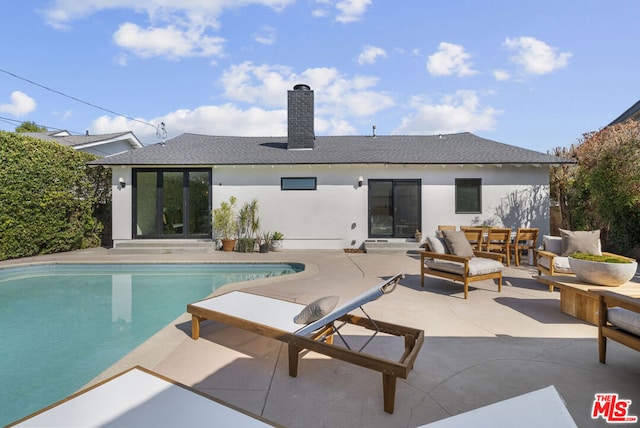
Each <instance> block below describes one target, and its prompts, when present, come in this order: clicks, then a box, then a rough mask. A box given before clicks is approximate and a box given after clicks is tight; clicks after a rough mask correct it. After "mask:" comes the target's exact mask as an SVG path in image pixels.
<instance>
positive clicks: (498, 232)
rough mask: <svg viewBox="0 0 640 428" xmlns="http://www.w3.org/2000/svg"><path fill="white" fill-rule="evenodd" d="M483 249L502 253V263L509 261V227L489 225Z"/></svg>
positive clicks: (508, 262) (507, 263)
mask: <svg viewBox="0 0 640 428" xmlns="http://www.w3.org/2000/svg"><path fill="white" fill-rule="evenodd" d="M484 250H485V251H488V252H490V253H497V254H500V255H502V258H503V260H504V261H503V263H505V264H506V265H507V266H509V265H510V264H511V263H510V261H511V229H509V228H508V227H491V228H489V232H488V234H487V240H486V241H485V247H484Z"/></svg>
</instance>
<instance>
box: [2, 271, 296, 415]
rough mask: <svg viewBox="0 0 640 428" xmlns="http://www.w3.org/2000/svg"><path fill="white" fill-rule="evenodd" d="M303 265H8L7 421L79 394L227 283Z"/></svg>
mask: <svg viewBox="0 0 640 428" xmlns="http://www.w3.org/2000/svg"><path fill="white" fill-rule="evenodd" d="M303 269H304V267H303V266H302V265H299V264H281V263H275V264H135V265H133V264H117V265H116V264H73V265H67V264H51V265H34V266H26V267H15V268H7V269H0V379H1V380H2V381H1V383H0V385H1V386H0V425H2V426H4V425H6V424H7V423H10V422H13V421H15V420H17V419H19V418H21V417H23V416H26V415H28V414H30V413H32V412H35V411H37V410H39V409H41V408H42V407H45V406H47V405H49V404H52V403H54V402H56V401H58V400H61V399H63V398H65V397H66V396H68V395H70V394H72V393H74V392H75V391H77V390H78V389H79V388H81V387H82V386H83V385H85V384H86V383H87V382H89V381H90V380H91V379H93V378H94V377H96V376H97V375H99V374H100V373H101V372H103V371H104V370H106V369H107V368H108V367H110V366H111V365H112V364H114V363H115V362H117V361H118V360H119V359H120V358H122V357H123V356H125V355H126V354H128V353H129V352H131V351H132V350H133V349H134V348H135V347H137V346H138V345H140V344H141V343H143V342H144V341H145V340H147V339H148V338H149V337H151V336H152V335H153V334H155V333H156V332H158V331H159V330H161V329H162V328H163V327H165V326H166V325H167V324H169V323H170V322H172V321H173V320H175V319H176V318H177V317H179V316H180V315H181V314H183V313H184V312H185V309H186V305H187V304H188V303H191V302H193V301H196V300H200V299H202V298H204V297H206V296H208V295H209V294H211V293H212V292H213V291H214V290H216V289H218V288H219V287H221V286H222V285H224V284H229V283H231V282H239V281H247V280H252V279H259V278H265V277H271V276H279V275H287V274H290V273H295V272H299V271H301V270H303Z"/></svg>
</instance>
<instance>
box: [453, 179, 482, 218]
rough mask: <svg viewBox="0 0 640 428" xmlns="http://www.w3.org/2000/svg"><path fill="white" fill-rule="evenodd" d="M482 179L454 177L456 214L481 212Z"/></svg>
mask: <svg viewBox="0 0 640 428" xmlns="http://www.w3.org/2000/svg"><path fill="white" fill-rule="evenodd" d="M481 188H482V180H481V179H479V178H456V214H480V213H481V212H482V208H481V207H482V198H481V195H482V192H481Z"/></svg>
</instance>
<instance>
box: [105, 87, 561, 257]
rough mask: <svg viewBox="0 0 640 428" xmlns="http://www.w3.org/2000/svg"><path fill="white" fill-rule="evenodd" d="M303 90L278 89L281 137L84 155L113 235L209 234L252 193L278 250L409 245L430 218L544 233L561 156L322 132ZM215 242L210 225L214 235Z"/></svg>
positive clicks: (456, 137)
mask: <svg viewBox="0 0 640 428" xmlns="http://www.w3.org/2000/svg"><path fill="white" fill-rule="evenodd" d="M313 119H314V116H313V91H311V90H310V88H309V87H308V86H306V85H296V87H295V88H294V90H292V91H288V135H287V136H286V137H228V136H207V135H196V134H183V135H180V136H178V137H177V138H174V139H171V140H168V141H167V142H166V143H165V144H155V145H152V146H147V147H144V148H142V149H139V150H134V151H129V152H126V153H122V154H118V155H114V156H109V157H105V158H102V159H99V160H96V161H94V162H92V164H94V165H104V166H107V167H110V168H112V170H113V240H114V247H117V245H118V244H119V243H122V242H127V241H131V240H135V239H167V238H171V239H176V238H182V239H203V238H211V237H212V231H211V225H210V217H211V209H212V208H216V207H217V206H219V204H220V202H222V201H226V200H228V199H229V197H230V196H235V197H236V198H237V199H238V203H239V204H242V203H244V202H249V201H251V200H252V199H254V198H256V199H257V200H258V206H259V217H260V224H261V227H262V228H263V229H264V230H268V231H271V232H273V231H279V232H281V233H283V234H284V236H285V241H284V245H285V248H288V249H342V248H359V247H361V246H363V244H364V243H365V242H367V241H378V240H386V241H407V240H412V239H413V237H414V234H415V231H416V230H421V231H422V232H423V234H425V235H428V234H431V233H434V231H435V230H436V228H437V225H438V224H453V225H473V224H493V225H504V226H508V227H512V228H516V227H521V226H522V227H538V228H540V230H541V232H542V233H547V232H548V230H549V167H550V166H553V165H559V164H563V163H570V162H571V161H569V160H566V159H562V158H558V157H555V156H551V155H548V154H542V153H538V152H535V151H531V150H526V149H523V148H519V147H515V146H510V145H507V144H502V143H498V142H496V141H491V140H487V139H484V138H480V137H478V136H476V135H473V134H470V133H460V134H449V135H432V136H377V135H371V136H326V137H316V136H315V134H314V129H313ZM213 235H214V237H215V231H214V232H213Z"/></svg>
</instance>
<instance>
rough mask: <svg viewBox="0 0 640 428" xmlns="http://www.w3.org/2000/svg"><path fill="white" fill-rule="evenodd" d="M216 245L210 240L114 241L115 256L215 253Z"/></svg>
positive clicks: (110, 250) (111, 250)
mask: <svg viewBox="0 0 640 428" xmlns="http://www.w3.org/2000/svg"><path fill="white" fill-rule="evenodd" d="M214 246H215V243H214V242H213V241H212V240H210V239H132V240H127V241H114V243H113V248H110V249H109V253H113V254H185V253H199V254H203V253H213V251H214Z"/></svg>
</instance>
